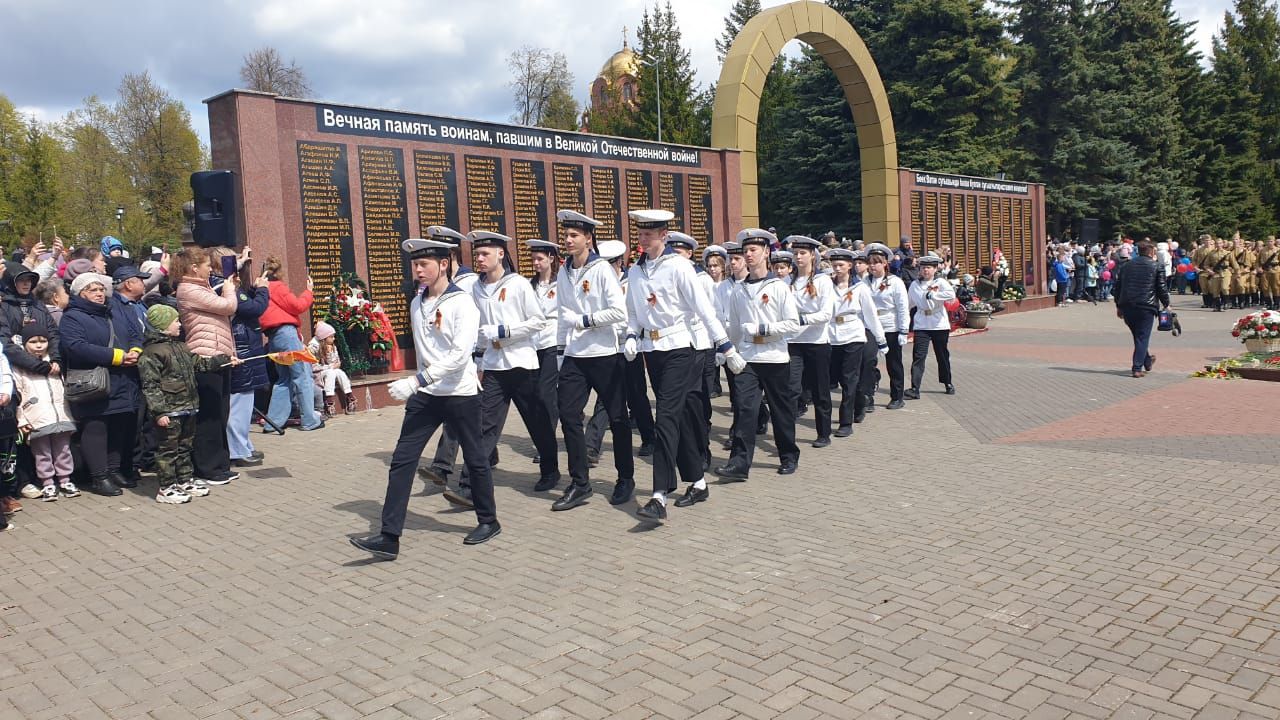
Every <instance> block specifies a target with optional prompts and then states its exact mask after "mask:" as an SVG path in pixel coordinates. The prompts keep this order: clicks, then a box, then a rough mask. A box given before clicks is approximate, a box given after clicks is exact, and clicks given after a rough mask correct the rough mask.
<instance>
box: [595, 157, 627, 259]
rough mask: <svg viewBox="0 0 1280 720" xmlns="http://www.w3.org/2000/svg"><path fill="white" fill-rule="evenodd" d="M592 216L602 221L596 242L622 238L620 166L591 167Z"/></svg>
mask: <svg viewBox="0 0 1280 720" xmlns="http://www.w3.org/2000/svg"><path fill="white" fill-rule="evenodd" d="M591 217H593V218H595V219H596V220H599V221H600V227H598V228H596V242H602V241H604V240H621V239H622V236H621V234H620V233H619V231H618V228H619V226H620V225H621V223H622V204H621V203H620V202H619V198H618V168H612V167H593V168H591Z"/></svg>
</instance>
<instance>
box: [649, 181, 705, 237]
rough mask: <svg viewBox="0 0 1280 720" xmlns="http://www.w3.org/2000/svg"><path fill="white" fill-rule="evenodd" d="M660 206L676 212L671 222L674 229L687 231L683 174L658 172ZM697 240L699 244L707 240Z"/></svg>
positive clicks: (670, 225)
mask: <svg viewBox="0 0 1280 720" xmlns="http://www.w3.org/2000/svg"><path fill="white" fill-rule="evenodd" d="M658 207H660V208H662V209H663V210H670V211H671V212H672V213H675V218H674V219H672V220H671V222H670V224H669V227H670V228H671V229H672V230H675V231H676V232H685V229H684V176H683V175H677V174H676V173H669V172H660V173H658ZM697 240H698V243H699V244H702V243H705V242H706V241H705V240H703V239H702V238H697Z"/></svg>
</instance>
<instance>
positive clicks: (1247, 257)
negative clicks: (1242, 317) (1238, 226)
mask: <svg viewBox="0 0 1280 720" xmlns="http://www.w3.org/2000/svg"><path fill="white" fill-rule="evenodd" d="M1231 245H1232V247H1231V254H1232V255H1233V256H1234V257H1235V261H1236V272H1235V275H1234V276H1232V282H1231V307H1233V308H1246V307H1248V306H1249V298H1250V296H1251V295H1253V291H1254V289H1255V288H1254V282H1253V280H1254V274H1253V266H1254V262H1255V261H1256V257H1255V256H1254V254H1253V250H1251V249H1250V248H1249V246H1248V244H1246V243H1245V241H1244V240H1243V239H1242V238H1241V237H1240V233H1239V232H1238V231H1237V232H1236V234H1235V236H1234V237H1232V238H1231Z"/></svg>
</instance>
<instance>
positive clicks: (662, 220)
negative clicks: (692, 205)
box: [627, 209, 676, 230]
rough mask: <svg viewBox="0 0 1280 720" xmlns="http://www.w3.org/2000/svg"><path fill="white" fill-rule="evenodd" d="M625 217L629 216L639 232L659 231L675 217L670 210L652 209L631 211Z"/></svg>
mask: <svg viewBox="0 0 1280 720" xmlns="http://www.w3.org/2000/svg"><path fill="white" fill-rule="evenodd" d="M627 215H629V216H631V221H632V222H634V223H635V224H636V227H638V228H640V229H641V230H661V229H663V228H665V227H666V226H667V223H669V222H671V220H672V219H674V218H675V216H676V214H675V213H673V212H671V211H670V210H654V209H650V210H632V211H631V212H629V213H627Z"/></svg>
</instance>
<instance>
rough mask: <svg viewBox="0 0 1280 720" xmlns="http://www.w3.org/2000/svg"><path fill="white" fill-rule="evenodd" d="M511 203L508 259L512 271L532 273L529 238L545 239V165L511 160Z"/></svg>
mask: <svg viewBox="0 0 1280 720" xmlns="http://www.w3.org/2000/svg"><path fill="white" fill-rule="evenodd" d="M511 204H512V207H514V208H515V228H516V234H515V241H516V247H515V248H514V249H513V250H512V253H513V255H512V260H513V261H514V262H515V266H516V272H519V273H521V274H529V273H532V272H533V260H532V259H531V258H530V257H529V243H528V240H529V238H537V239H539V240H546V239H547V166H546V164H545V163H543V162H542V161H541V160H512V161H511Z"/></svg>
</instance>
